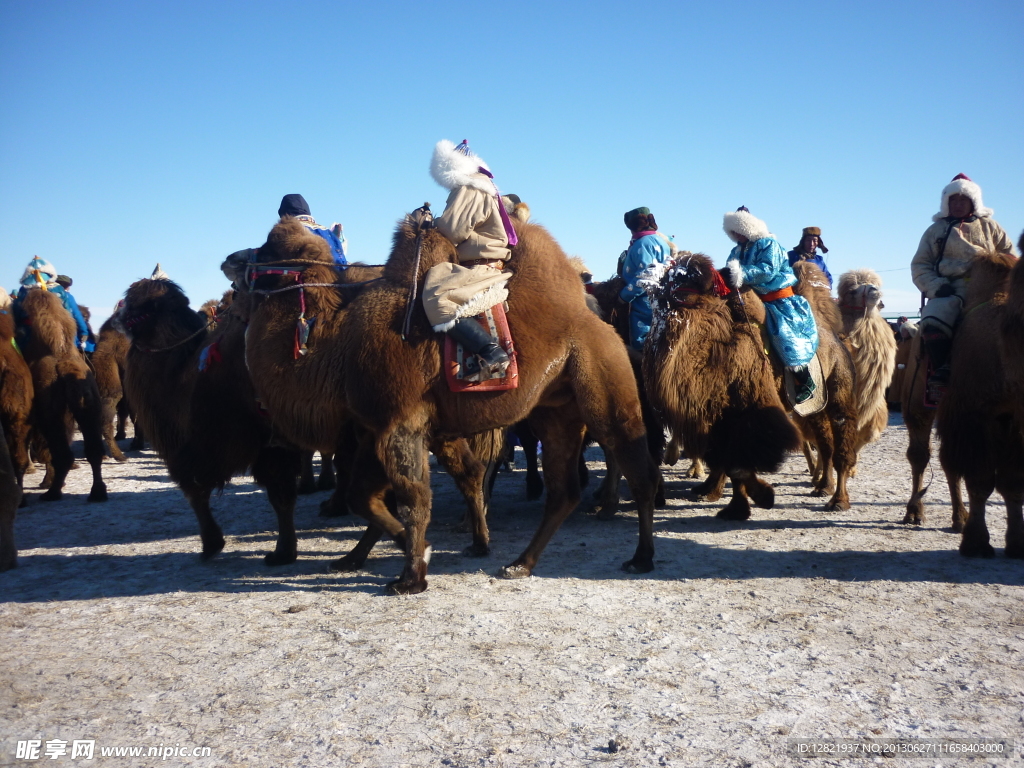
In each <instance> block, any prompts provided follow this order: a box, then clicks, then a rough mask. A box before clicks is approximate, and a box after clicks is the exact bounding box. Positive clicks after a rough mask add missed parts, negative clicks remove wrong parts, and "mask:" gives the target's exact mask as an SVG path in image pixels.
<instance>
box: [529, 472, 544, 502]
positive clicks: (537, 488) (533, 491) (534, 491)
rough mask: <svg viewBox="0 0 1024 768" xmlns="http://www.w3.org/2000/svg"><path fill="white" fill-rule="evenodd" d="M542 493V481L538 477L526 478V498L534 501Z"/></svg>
mask: <svg viewBox="0 0 1024 768" xmlns="http://www.w3.org/2000/svg"><path fill="white" fill-rule="evenodd" d="M543 495H544V481H543V480H541V479H540V478H539V477H527V478H526V500H527V501H536V500H537V499H539V498H540V497H541V496H543Z"/></svg>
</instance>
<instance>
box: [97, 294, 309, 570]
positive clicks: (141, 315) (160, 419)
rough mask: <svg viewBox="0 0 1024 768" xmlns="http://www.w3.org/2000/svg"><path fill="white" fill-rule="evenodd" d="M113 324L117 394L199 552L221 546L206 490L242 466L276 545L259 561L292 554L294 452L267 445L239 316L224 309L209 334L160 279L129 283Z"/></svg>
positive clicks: (285, 559) (278, 561)
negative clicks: (194, 531)
mask: <svg viewBox="0 0 1024 768" xmlns="http://www.w3.org/2000/svg"><path fill="white" fill-rule="evenodd" d="M117 322H118V324H119V325H120V326H121V327H122V328H124V330H125V332H126V333H127V335H128V338H129V339H130V340H131V346H130V348H129V350H128V366H127V373H126V375H125V379H124V387H125V393H126V394H127V395H128V398H129V400H130V401H131V402H132V404H133V405H134V407H135V409H136V411H137V416H138V421H139V423H140V424H141V425H142V428H143V430H144V431H145V434H146V436H147V438H148V439H149V441H150V442H151V443H152V444H153V447H154V448H155V449H156V451H157V453H158V454H159V455H160V458H161V459H163V460H164V462H165V463H166V464H167V470H168V472H169V473H170V475H171V479H172V480H174V482H175V483H177V485H178V487H179V488H181V491H182V493H184V494H185V498H186V499H187V500H188V503H189V505H190V506H191V507H192V511H193V512H195V515H196V519H197V520H198V521H199V536H200V538H201V540H202V545H203V555H202V556H203V559H204V560H205V559H208V558H210V557H213V556H214V555H216V554H217V553H218V552H220V551H221V550H222V549H223V548H224V536H223V533H222V532H221V529H220V526H219V525H218V524H217V522H216V520H214V518H213V514H212V513H211V511H210V494H211V493H212V492H213V490H214V489H215V488H222V487H223V486H224V485H225V484H226V483H227V482H228V481H230V480H231V478H232V477H233V476H235V475H240V474H245V473H248V472H249V470H250V468H251V471H252V476H253V479H254V480H255V481H256V482H257V483H258V484H259V485H261V486H263V487H264V488H266V491H267V498H268V499H269V500H270V504H271V506H273V508H274V512H275V513H276V514H277V524H278V538H277V545H276V547H275V548H274V551H273V552H271V553H268V554H267V555H266V556H265V558H264V560H265V562H266V563H267V565H286V564H288V563H293V562H295V560H296V558H297V557H298V545H297V541H296V535H295V521H294V513H295V478H296V476H297V475H298V473H299V453H298V451H297V450H295V449H293V448H287V447H283V446H277V445H271V444H270V443H271V435H272V429H271V425H270V423H269V421H268V420H267V419H266V417H265V416H263V415H261V414H260V411H259V406H258V404H257V403H256V397H255V394H254V392H253V388H252V384H251V381H250V378H249V374H248V372H247V371H246V368H245V324H244V323H243V322H242V321H241V320H240V319H238V318H237V317H235V316H234V314H233V313H230V312H229V313H226V314H222V315H221V316H220V323H219V324H218V326H217V328H216V330H214V331H213V332H208V330H207V327H208V323H209V321H208V318H207V317H206V316H204V315H200V314H199V313H198V312H194V311H193V310H192V309H190V308H189V305H188V297H187V296H186V295H185V294H184V292H183V291H182V290H181V288H180V287H178V285H177V284H175V283H173V282H171V281H170V280H165V279H157V280H153V279H145V280H139V281H138V282H136V283H133V284H132V286H131V287H130V288H129V289H128V291H127V293H126V294H125V298H124V306H122V307H121V309H120V310H118V314H117Z"/></svg>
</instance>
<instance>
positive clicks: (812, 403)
mask: <svg viewBox="0 0 1024 768" xmlns="http://www.w3.org/2000/svg"><path fill="white" fill-rule="evenodd" d="M807 369H808V370H809V371H810V372H811V378H812V379H813V380H814V394H813V395H811V399H810V400H805V401H804V402H802V403H799V404H796V382H795V381H794V380H793V372H792V371H791V370H789V369H788V368H787V369H786V370H785V373H784V380H785V386H786V399H787V400H789V405H790V406H791V407H792V408H793V410H794V411H795V412H796V413H798V414H799V415H801V416H813V415H814V414H815V413H818V412H819V411H821V410H822V409H823V408H824V407H825V406H826V405H827V404H828V394H827V393H826V392H825V375H824V373H823V372H822V370H821V361H820V360H818V353H817V352H815V353H814V357H812V358H811V362H810V363H808V364H807Z"/></svg>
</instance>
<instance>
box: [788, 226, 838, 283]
mask: <svg viewBox="0 0 1024 768" xmlns="http://www.w3.org/2000/svg"><path fill="white" fill-rule="evenodd" d="M819 248H820V249H821V252H822V253H828V248H826V247H825V243H824V242H823V241H822V239H821V229H820V228H818V227H804V232H803V235H801V237H800V245H798V246H797V247H796V248H794V249H793V250H792V251H790V252H789V253H788V254H786V255H787V256H788V257H789V266H791V267H792V266H793V265H794V264H796V263H797V262H798V261H809V262H811V263H812V264H817V265H818V269H820V270H821V271H822V272H824V273H825V277H826V278H827V279H828V287H829V288H831V287H832V273H831V272H829V271H828V267H827V266H826V265H825V259H823V258H822V257H821V256H819V255H818V249H819Z"/></svg>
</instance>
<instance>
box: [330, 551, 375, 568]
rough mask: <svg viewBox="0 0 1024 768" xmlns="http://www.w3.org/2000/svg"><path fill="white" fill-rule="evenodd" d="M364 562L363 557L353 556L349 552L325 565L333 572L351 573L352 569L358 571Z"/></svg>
mask: <svg viewBox="0 0 1024 768" xmlns="http://www.w3.org/2000/svg"><path fill="white" fill-rule="evenodd" d="M365 562H366V558H365V557H353V556H352V553H351V552H349V553H348V554H347V555H345V556H344V557H339V558H338V559H337V560H332V561H331V564H330V565H329V566H327V569H328V570H329V571H332V572H333V573H351V572H352V571H358V570H359V569H360V568H362V567H363V563H365Z"/></svg>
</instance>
